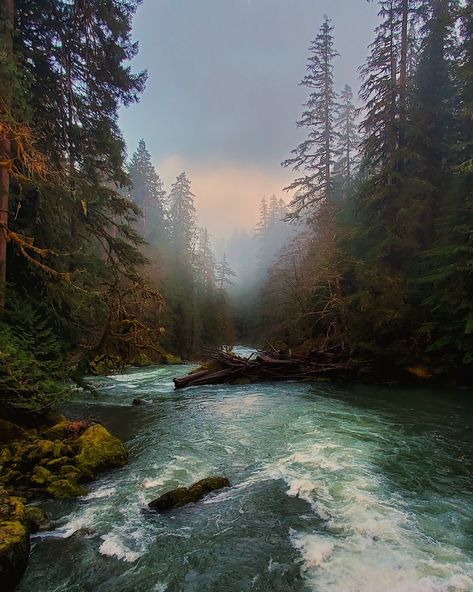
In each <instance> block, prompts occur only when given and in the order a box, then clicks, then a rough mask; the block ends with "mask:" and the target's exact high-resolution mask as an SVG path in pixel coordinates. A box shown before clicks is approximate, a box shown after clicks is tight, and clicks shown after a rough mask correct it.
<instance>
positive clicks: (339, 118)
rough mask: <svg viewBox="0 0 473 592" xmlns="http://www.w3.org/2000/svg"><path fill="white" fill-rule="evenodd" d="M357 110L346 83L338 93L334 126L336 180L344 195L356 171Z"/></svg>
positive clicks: (357, 161)
mask: <svg viewBox="0 0 473 592" xmlns="http://www.w3.org/2000/svg"><path fill="white" fill-rule="evenodd" d="M357 113H358V110H357V108H356V107H355V105H354V103H353V91H352V89H351V87H350V86H349V85H348V84H347V85H345V87H344V89H343V90H342V92H341V93H340V97H339V101H338V104H337V115H336V119H335V127H336V130H337V143H336V150H335V154H336V156H337V157H338V158H337V161H336V163H335V167H334V173H336V177H337V180H339V182H340V184H341V186H342V191H343V194H344V196H345V197H346V196H347V195H348V191H349V188H350V185H351V184H352V182H353V178H354V176H355V174H356V172H357V167H358V164H359V158H358V147H359V143H360V140H359V137H358V124H357Z"/></svg>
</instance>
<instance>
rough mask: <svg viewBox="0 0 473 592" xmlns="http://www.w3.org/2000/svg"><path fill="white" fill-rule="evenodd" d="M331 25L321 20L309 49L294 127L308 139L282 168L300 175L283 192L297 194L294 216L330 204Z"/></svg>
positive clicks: (332, 138) (334, 54)
mask: <svg viewBox="0 0 473 592" xmlns="http://www.w3.org/2000/svg"><path fill="white" fill-rule="evenodd" d="M330 22H331V21H330V19H329V18H328V17H325V18H324V22H323V24H322V26H321V28H320V31H319V34H318V35H317V36H316V38H315V40H314V41H313V43H312V44H311V46H310V57H309V59H308V64H307V74H306V76H305V78H304V79H303V80H302V82H301V84H302V85H303V86H305V87H307V88H308V89H309V91H310V94H309V99H308V101H307V103H306V104H305V107H306V110H305V111H304V113H303V114H302V118H301V119H300V121H299V122H298V123H297V125H298V127H303V128H306V130H307V138H306V140H304V142H302V143H301V144H299V146H298V147H297V148H296V149H295V150H293V151H292V154H293V155H294V156H293V157H292V158H290V159H288V160H285V161H284V162H283V163H282V164H283V166H284V167H292V169H293V170H294V171H301V172H302V173H303V176H301V177H298V178H297V179H296V180H295V181H294V182H293V183H291V184H290V185H289V186H288V187H286V191H295V192H296V193H295V196H294V198H293V200H292V203H291V206H292V208H293V211H294V214H295V215H298V214H299V213H300V212H301V211H303V210H305V209H307V208H309V209H310V210H312V211H314V210H315V209H316V208H317V205H318V204H320V203H321V202H323V201H325V202H329V201H330V199H331V196H332V190H333V181H332V167H333V163H334V149H335V127H334V117H335V106H336V93H335V90H334V82H333V61H334V59H335V58H336V57H337V56H338V54H337V52H336V51H335V49H334V40H333V36H332V31H333V27H332V26H331V24H330Z"/></svg>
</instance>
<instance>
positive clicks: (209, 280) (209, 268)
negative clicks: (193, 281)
mask: <svg viewBox="0 0 473 592" xmlns="http://www.w3.org/2000/svg"><path fill="white" fill-rule="evenodd" d="M215 265H216V264H215V257H214V254H213V250H212V242H211V239H210V235H209V232H208V230H207V228H201V229H200V230H199V240H198V243H197V250H196V255H195V267H196V275H197V283H198V284H199V285H200V286H201V287H202V288H203V289H204V290H205V291H206V292H211V291H212V290H213V289H214V287H215V270H216V267H215Z"/></svg>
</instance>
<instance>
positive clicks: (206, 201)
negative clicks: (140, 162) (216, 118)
mask: <svg viewBox="0 0 473 592" xmlns="http://www.w3.org/2000/svg"><path fill="white" fill-rule="evenodd" d="M156 168H157V170H158V172H159V174H160V175H161V177H162V179H163V180H164V182H165V184H166V187H167V188H169V187H170V186H171V184H172V183H173V182H174V180H175V178H176V176H177V175H178V174H179V173H181V172H182V171H186V173H187V175H188V177H189V179H190V181H191V183H192V192H193V193H194V194H195V196H196V209H197V214H198V218H199V224H200V225H201V226H205V227H207V228H208V230H209V232H210V234H211V235H212V236H213V237H214V238H215V239H217V240H220V239H223V238H225V237H227V236H229V235H231V234H232V233H233V231H234V230H235V229H239V228H252V227H254V226H255V224H256V222H257V221H258V215H259V205H260V201H261V199H262V198H263V197H264V196H266V197H271V195H273V194H275V195H277V197H278V198H279V197H282V198H283V199H284V200H285V201H287V200H288V198H289V195H288V194H286V193H285V192H283V191H282V189H283V188H284V187H285V186H286V185H288V183H289V182H290V181H291V180H292V175H291V172H290V171H288V170H285V169H281V168H280V167H273V168H269V167H268V168H261V167H256V166H251V165H246V164H243V163H238V162H228V163H220V164H213V165H209V164H205V163H195V162H192V161H186V159H184V158H183V157H182V156H180V155H172V156H170V157H168V158H166V159H165V160H163V161H161V162H160V163H158V164H157V167H156Z"/></svg>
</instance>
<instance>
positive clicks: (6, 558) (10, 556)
mask: <svg viewBox="0 0 473 592" xmlns="http://www.w3.org/2000/svg"><path fill="white" fill-rule="evenodd" d="M29 554H30V536H29V527H28V522H27V517H26V511H25V506H24V504H23V502H22V501H21V500H20V499H19V498H15V497H8V496H7V494H6V493H5V492H4V491H1V492H0V582H1V583H2V590H5V592H9V591H11V590H14V589H15V588H16V586H17V585H18V582H19V581H20V579H21V577H22V576H23V573H24V571H25V569H26V566H27V565H28V559H29Z"/></svg>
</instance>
